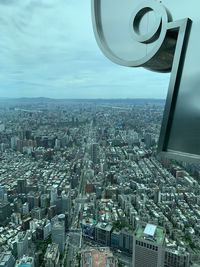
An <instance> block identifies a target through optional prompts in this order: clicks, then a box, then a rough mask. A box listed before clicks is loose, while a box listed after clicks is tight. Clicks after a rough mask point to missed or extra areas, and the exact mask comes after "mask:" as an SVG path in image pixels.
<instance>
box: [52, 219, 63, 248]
mask: <svg viewBox="0 0 200 267" xmlns="http://www.w3.org/2000/svg"><path fill="white" fill-rule="evenodd" d="M51 233H52V242H53V243H55V244H58V247H59V251H60V253H63V251H64V249H65V223H64V222H63V221H57V222H55V223H54V225H53V227H52V231H51Z"/></svg>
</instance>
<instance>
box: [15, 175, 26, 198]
mask: <svg viewBox="0 0 200 267" xmlns="http://www.w3.org/2000/svg"><path fill="white" fill-rule="evenodd" d="M26 186H27V184H26V180H25V179H18V180H17V192H18V193H19V194H25V193H26Z"/></svg>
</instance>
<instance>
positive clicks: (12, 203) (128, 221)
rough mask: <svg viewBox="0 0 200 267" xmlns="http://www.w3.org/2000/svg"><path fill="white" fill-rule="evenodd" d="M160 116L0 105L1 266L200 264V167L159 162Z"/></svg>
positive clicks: (157, 104) (68, 104)
mask: <svg viewBox="0 0 200 267" xmlns="http://www.w3.org/2000/svg"><path fill="white" fill-rule="evenodd" d="M163 108H164V102H163V101H160V100H128V99H127V100H53V99H45V98H38V99H37V98H36V99H13V100H12V99H10V100H9V99H8V100H7V99H6V100H0V267H14V266H34V267H37V266H56V267H57V266H67V267H75V266H88V267H89V266H91V267H92V266H97V265H95V264H97V263H98V264H99V266H113V267H114V266H127V267H130V266H134V267H140V266H141V267H156V266H158V267H162V266H163V267H189V266H193V267H195V266H198V265H199V264H200V186H199V181H200V166H199V165H197V164H196V165H195V164H189V163H185V162H176V161H170V160H168V159H165V158H161V157H159V156H158V155H157V152H156V151H157V150H156V146H157V140H158V137H159V133H160V125H161V120H162V115H163ZM106 264H107V265H106Z"/></svg>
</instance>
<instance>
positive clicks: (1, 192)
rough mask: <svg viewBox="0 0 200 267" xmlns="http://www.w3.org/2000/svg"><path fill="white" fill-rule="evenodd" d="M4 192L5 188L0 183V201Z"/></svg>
mask: <svg viewBox="0 0 200 267" xmlns="http://www.w3.org/2000/svg"><path fill="white" fill-rule="evenodd" d="M4 194H5V189H4V187H3V186H2V185H0V201H4Z"/></svg>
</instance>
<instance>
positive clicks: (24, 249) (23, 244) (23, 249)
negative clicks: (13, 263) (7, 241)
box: [17, 232, 28, 258]
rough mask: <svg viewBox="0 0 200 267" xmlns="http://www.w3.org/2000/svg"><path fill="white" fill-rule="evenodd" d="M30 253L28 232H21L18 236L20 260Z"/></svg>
mask: <svg viewBox="0 0 200 267" xmlns="http://www.w3.org/2000/svg"><path fill="white" fill-rule="evenodd" d="M27 253H28V232H19V233H18V235H17V256H18V258H21V257H23V256H24V255H27Z"/></svg>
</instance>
